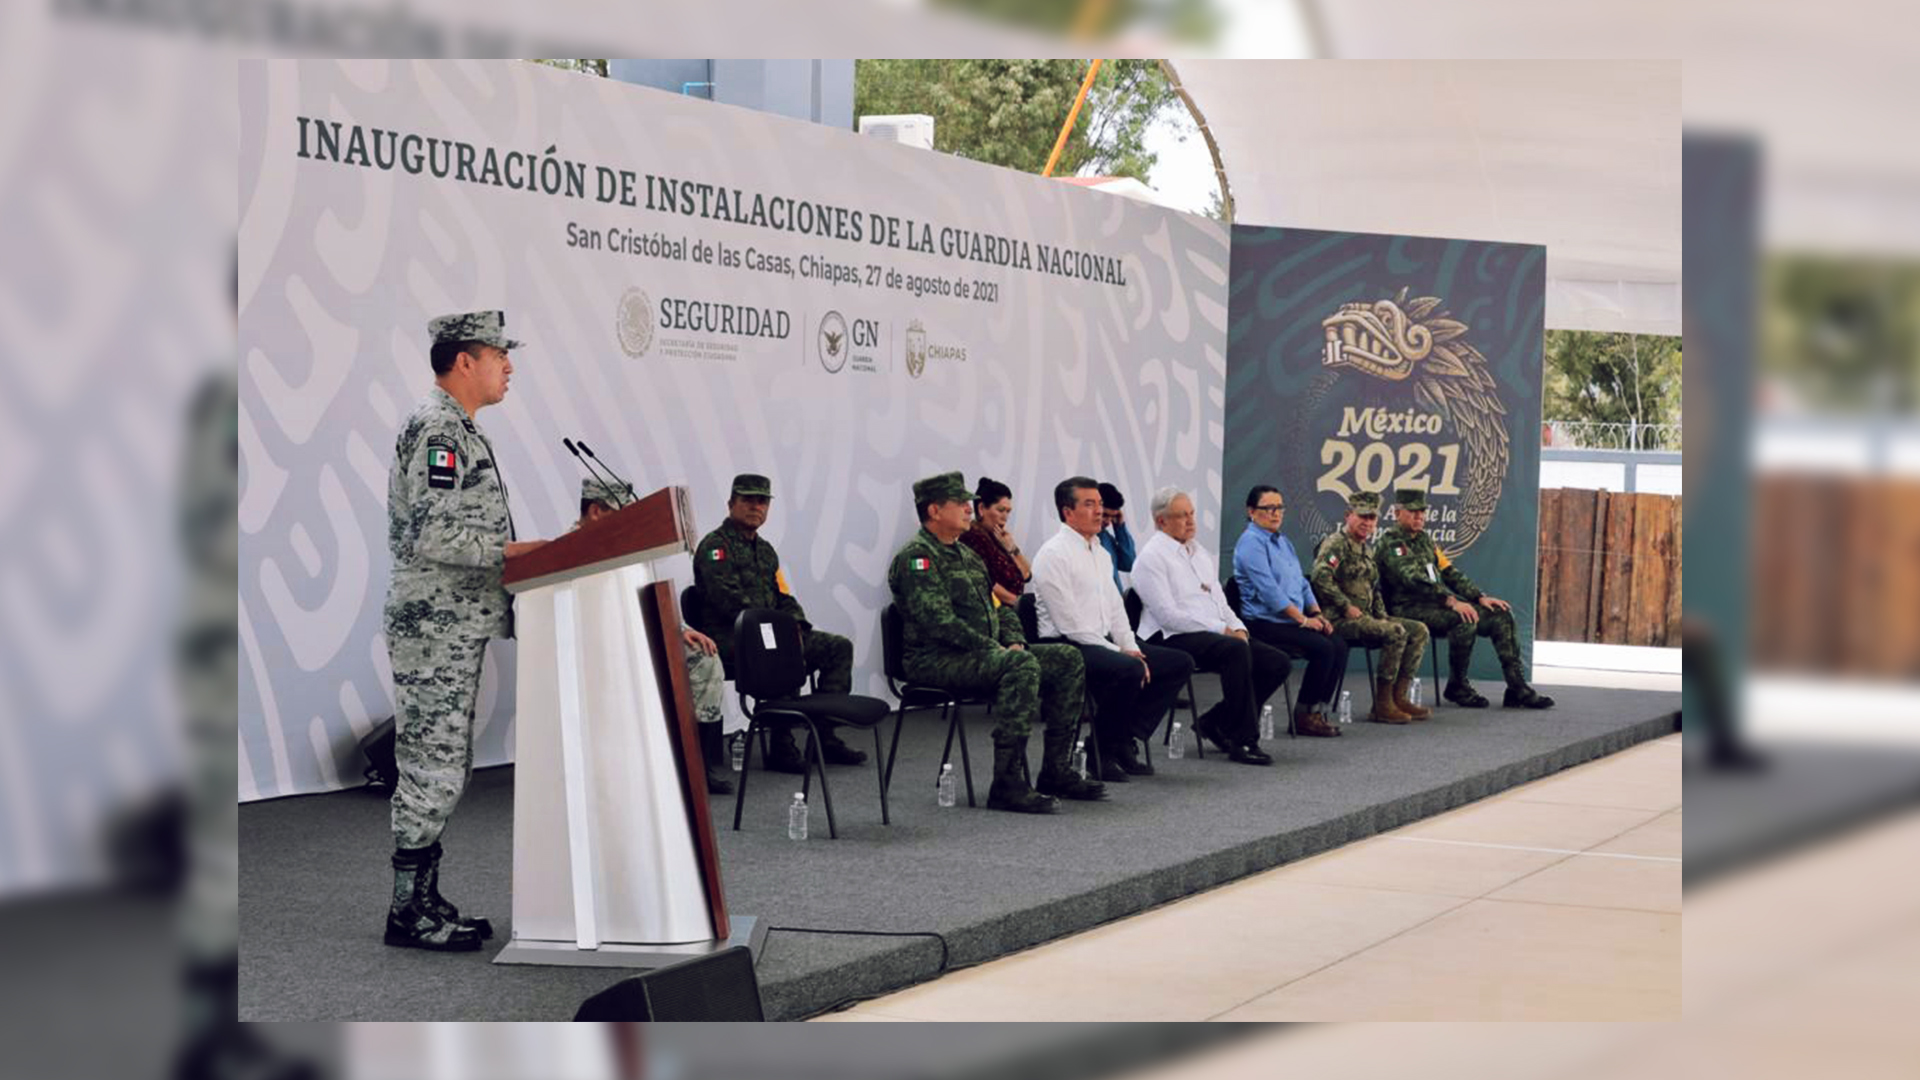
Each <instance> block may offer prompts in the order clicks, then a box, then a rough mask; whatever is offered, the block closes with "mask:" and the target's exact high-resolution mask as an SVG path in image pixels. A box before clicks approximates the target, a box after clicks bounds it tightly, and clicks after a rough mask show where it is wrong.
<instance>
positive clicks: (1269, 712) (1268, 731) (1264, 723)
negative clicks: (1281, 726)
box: [1260, 705, 1273, 742]
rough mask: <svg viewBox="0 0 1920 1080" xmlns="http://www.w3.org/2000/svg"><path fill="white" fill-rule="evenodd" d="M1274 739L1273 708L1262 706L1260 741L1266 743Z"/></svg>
mask: <svg viewBox="0 0 1920 1080" xmlns="http://www.w3.org/2000/svg"><path fill="white" fill-rule="evenodd" d="M1272 738H1273V706H1271V705H1262V706H1260V741H1261V742H1266V741H1268V740H1270V739H1272Z"/></svg>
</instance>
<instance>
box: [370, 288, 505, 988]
mask: <svg viewBox="0 0 1920 1080" xmlns="http://www.w3.org/2000/svg"><path fill="white" fill-rule="evenodd" d="M506 322H507V316H506V313H505V312H502V311H475V312H469V313H466V314H461V315H442V316H440V317H439V318H437V319H433V320H432V321H430V322H429V323H428V324H427V334H428V336H429V338H430V339H431V341H432V345H431V348H430V350H429V354H430V358H431V361H432V364H433V375H434V388H433V392H432V393H430V394H428V395H427V397H426V398H425V400H423V401H421V403H420V404H419V405H418V406H416V407H415V408H414V410H413V412H412V414H411V415H409V416H408V417H407V421H406V423H405V424H404V425H402V427H401V429H400V435H399V437H398V438H397V439H396V440H395V442H394V451H393V466H392V469H391V471H390V472H389V474H388V476H387V547H388V549H389V550H390V552H391V553H392V556H393V577H392V580H391V582H390V584H389V585H388V587H387V602H386V608H385V624H386V633H387V654H388V657H389V659H390V660H391V662H392V665H393V689H394V727H395V733H396V737H395V743H394V757H395V761H396V765H397V766H398V771H399V778H398V781H397V782H396V783H395V784H394V788H393V840H394V848H395V850H394V855H393V869H394V884H393V905H392V907H391V908H390V909H389V911H388V914H387V934H386V942H387V944H389V945H402V946H408V947H411V948H419V949H434V950H438V951H444V952H452V951H462V950H471V949H478V948H479V947H480V941H481V939H482V938H485V937H488V936H491V934H492V927H491V926H490V925H488V923H487V921H486V920H485V919H463V918H461V916H460V912H459V911H458V910H457V909H456V908H455V907H454V906H453V905H452V904H450V903H448V902H447V901H446V900H445V899H444V898H443V897H441V895H440V890H439V877H440V833H441V831H442V830H443V829H445V828H446V824H447V818H448V817H449V816H450V815H451V814H452V813H453V808H454V806H455V805H457V804H458V803H459V801H460V795H461V792H462V791H464V790H465V789H466V784H467V779H468V777H469V776H471V775H472V773H473V734H474V733H473V705H474V698H475V697H476V696H477V694H478V692H479V689H480V663H481V660H482V658H483V657H484V656H485V655H486V645H487V639H489V638H495V637H512V636H513V609H512V606H511V601H510V600H509V598H508V596H507V590H506V589H505V587H504V586H502V585H501V570H502V568H503V566H504V565H505V563H506V560H507V558H508V556H512V555H519V554H523V553H524V552H527V551H530V550H532V549H534V548H536V547H539V546H540V544H541V543H543V541H538V540H532V541H521V540H515V539H514V533H513V519H512V518H511V517H510V516H509V514H508V511H507V488H506V485H505V484H504V483H503V482H502V481H501V479H500V467H499V464H498V463H497V461H496V460H495V458H494V454H493V444H492V443H490V442H488V441H487V437H486V435H485V434H483V433H482V432H481V431H480V429H479V428H478V427H476V426H475V425H474V422H473V415H474V413H476V412H478V411H479V410H480V409H483V408H485V407H486V406H488V405H496V404H499V403H500V401H502V400H503V399H505V397H506V396H507V382H508V379H509V378H510V377H511V376H512V375H513V361H512V360H511V359H510V358H509V356H508V353H509V352H511V351H512V350H513V349H516V348H518V347H519V346H520V342H518V341H513V340H510V339H509V338H508V337H507V336H506Z"/></svg>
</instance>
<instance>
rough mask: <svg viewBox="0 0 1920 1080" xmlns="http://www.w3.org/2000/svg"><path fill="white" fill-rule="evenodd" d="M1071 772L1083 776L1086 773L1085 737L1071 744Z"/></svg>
mask: <svg viewBox="0 0 1920 1080" xmlns="http://www.w3.org/2000/svg"><path fill="white" fill-rule="evenodd" d="M1073 774H1074V775H1075V776H1079V777H1083V778H1084V777H1085V776H1086V775H1087V740H1085V739H1081V740H1080V741H1079V742H1076V743H1074V744H1073Z"/></svg>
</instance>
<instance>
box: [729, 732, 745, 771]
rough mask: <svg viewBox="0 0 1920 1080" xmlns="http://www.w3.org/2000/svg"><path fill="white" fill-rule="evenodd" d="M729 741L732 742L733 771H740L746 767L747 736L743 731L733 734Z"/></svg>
mask: <svg viewBox="0 0 1920 1080" xmlns="http://www.w3.org/2000/svg"><path fill="white" fill-rule="evenodd" d="M731 741H732V743H733V750H732V757H733V771H734V772H740V771H741V770H743V769H745V768H746V767H747V736H746V734H745V733H744V732H743V733H741V734H739V735H735V736H734V737H733V739H732V740H731Z"/></svg>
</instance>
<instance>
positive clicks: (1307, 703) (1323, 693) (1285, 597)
mask: <svg viewBox="0 0 1920 1080" xmlns="http://www.w3.org/2000/svg"><path fill="white" fill-rule="evenodd" d="M1286 512H1287V500H1286V499H1285V498H1283V497H1282V496H1281V494H1280V491H1279V489H1278V488H1274V487H1272V486H1269V485H1267V484H1261V485H1259V486H1258V487H1255V488H1254V489H1253V490H1252V491H1249V492H1247V530H1246V532H1243V533H1241V534H1240V540H1239V541H1238V542H1237V543H1235V544H1234V545H1233V579H1234V582H1235V583H1236V584H1237V585H1239V587H1240V619H1241V621H1242V622H1245V623H1246V624H1247V633H1248V634H1250V635H1252V636H1253V638H1254V640H1256V641H1263V642H1265V643H1267V644H1268V645H1271V646H1273V647H1274V648H1276V649H1279V650H1280V651H1282V652H1284V653H1286V654H1287V655H1288V656H1291V657H1293V658H1294V659H1296V660H1303V661H1305V662H1306V665H1307V673H1306V676H1305V677H1304V678H1303V679H1302V680H1301V685H1300V694H1299V696H1298V698H1296V699H1295V701H1294V705H1293V724H1294V730H1295V731H1297V732H1299V733H1300V734H1302V735H1319V736H1332V735H1338V734H1340V729H1339V728H1338V727H1335V726H1334V725H1333V724H1332V723H1330V722H1329V721H1328V720H1327V708H1328V706H1329V705H1330V704H1331V703H1332V700H1333V691H1334V687H1335V686H1336V685H1338V684H1339V682H1340V673H1341V672H1343V671H1345V670H1346V669H1347V643H1346V641H1344V640H1343V639H1342V638H1341V637H1340V636H1339V635H1338V634H1336V633H1334V632H1333V622H1332V620H1330V619H1326V618H1323V617H1321V615H1320V601H1318V600H1316V599H1315V598H1314V595H1313V587H1312V586H1311V585H1309V584H1308V583H1307V575H1306V572H1305V571H1304V570H1302V569H1301V568H1300V557H1299V556H1298V555H1296V554H1295V553H1294V550H1293V541H1291V540H1288V539H1287V538H1286V537H1284V536H1281V535H1280V522H1281V521H1282V520H1283V519H1284V518H1285V517H1286Z"/></svg>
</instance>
